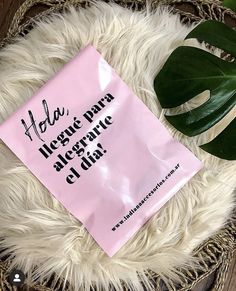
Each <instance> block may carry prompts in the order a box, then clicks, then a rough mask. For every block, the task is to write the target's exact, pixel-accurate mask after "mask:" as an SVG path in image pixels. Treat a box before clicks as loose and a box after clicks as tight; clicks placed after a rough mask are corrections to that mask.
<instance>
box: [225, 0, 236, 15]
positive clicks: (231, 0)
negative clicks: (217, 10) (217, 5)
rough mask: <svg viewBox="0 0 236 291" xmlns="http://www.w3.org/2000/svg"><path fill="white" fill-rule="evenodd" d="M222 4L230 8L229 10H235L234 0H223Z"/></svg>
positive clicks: (235, 3)
mask: <svg viewBox="0 0 236 291" xmlns="http://www.w3.org/2000/svg"><path fill="white" fill-rule="evenodd" d="M223 5H224V6H225V7H228V8H230V9H231V10H233V11H234V12H236V1H235V0H224V1H223Z"/></svg>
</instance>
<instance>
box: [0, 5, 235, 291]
mask: <svg viewBox="0 0 236 291" xmlns="http://www.w3.org/2000/svg"><path fill="white" fill-rule="evenodd" d="M235 1H236V0H235ZM23 2H24V0H0V40H1V39H2V38H3V37H4V36H5V35H6V33H7V30H8V28H9V25H10V23H11V20H12V18H13V16H14V14H15V12H16V10H17V9H18V8H19V7H20V5H21V4H22V3H23ZM42 9H43V7H35V8H33V9H32V11H31V13H30V14H29V15H28V16H27V17H31V16H34V15H36V14H37V13H38V12H39V11H41V10H42ZM181 9H184V7H181ZM233 26H234V25H233ZM214 277H215V274H212V275H211V276H209V277H208V278H206V279H205V280H203V281H202V282H201V283H199V284H198V286H197V287H196V288H194V289H193V291H207V290H209V289H210V287H211V286H212V284H213V282H214ZM223 291H236V253H235V256H234V260H233V262H232V264H231V266H230V268H229V271H228V279H227V281H226V283H225V287H224V290H223Z"/></svg>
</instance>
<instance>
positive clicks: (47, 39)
mask: <svg viewBox="0 0 236 291" xmlns="http://www.w3.org/2000/svg"><path fill="white" fill-rule="evenodd" d="M190 29H191V28H186V27H185V26H183V25H182V24H181V23H180V21H179V18H178V17H177V16H173V15H170V14H169V13H168V12H167V11H162V10H160V9H159V10H157V11H156V12H155V13H149V12H147V11H144V12H143V13H140V12H131V11H129V10H128V9H125V8H121V7H119V6H117V5H115V4H111V5H109V4H105V3H98V4H96V5H92V7H91V8H88V9H86V10H84V9H80V10H79V11H76V10H74V9H71V11H70V12H67V13H66V14H64V15H63V16H54V17H51V18H50V20H48V21H47V22H40V23H38V26H37V27H36V28H35V29H33V30H32V31H31V32H30V33H29V34H28V35H27V37H25V39H23V38H20V39H19V40H17V41H16V43H15V44H13V45H9V46H8V47H6V48H5V49H3V50H2V51H0V68H1V70H0V122H2V121H3V120H4V119H5V118H6V117H7V116H9V115H10V114H11V113H12V112H14V111H15V110H16V109H17V108H18V107H19V106H20V105H21V104H22V103H24V101H25V100H27V99H28V98H30V97H31V95H32V94H33V92H35V91H36V90H37V89H38V88H39V87H41V86H42V85H43V84H44V83H45V82H46V81H47V80H48V79H49V78H50V77H51V76H53V75H54V74H55V73H56V72H57V71H58V70H59V69H60V68H61V67H62V66H63V65H64V64H65V63H66V62H68V61H69V60H70V59H71V58H72V57H73V56H74V55H75V54H76V53H78V51H79V50H80V48H82V47H84V46H85V45H87V44H89V43H90V44H93V45H94V46H95V47H96V48H97V49H98V51H99V52H101V53H102V55H103V56H104V58H105V59H106V60H107V61H108V62H109V64H111V65H112V66H113V67H114V68H115V69H116V71H117V72H118V74H119V75H120V76H121V77H122V78H123V80H125V81H126V83H127V84H128V85H129V86H130V87H131V88H132V89H133V91H134V92H135V93H136V94H137V96H139V97H140V98H141V99H142V100H143V101H144V102H145V103H146V104H147V105H148V107H149V108H150V109H151V110H152V111H153V112H154V114H156V116H157V117H160V119H161V120H162V121H163V122H164V123H165V125H166V126H167V127H169V128H170V126H169V125H168V124H167V123H166V121H165V119H164V117H163V112H161V110H160V108H159V106H158V102H157V98H156V96H155V93H154V90H153V79H154V76H155V75H156V73H157V72H158V71H159V70H160V68H161V66H162V65H163V63H164V61H165V60H166V58H167V57H168V55H169V54H170V53H171V51H172V50H173V49H174V48H176V47H177V46H179V45H181V44H183V39H184V37H185V36H186V34H187V33H188V32H189V31H190ZM223 125H224V121H223ZM218 127H219V126H218ZM170 130H171V132H172V133H173V135H174V136H175V137H176V138H177V139H179V140H181V141H182V143H184V144H185V145H186V146H187V147H188V148H190V149H191V150H192V151H193V152H194V153H195V154H196V155H197V157H199V159H200V160H202V161H203V162H204V164H205V168H204V169H203V170H202V171H201V172H200V173H199V174H198V175H197V176H195V177H194V178H193V179H192V180H191V182H190V183H188V184H187V185H186V186H185V187H184V188H182V189H181V191H179V192H178V193H177V195H176V196H175V197H174V198H172V199H171V201H169V202H168V203H167V204H166V205H165V206H164V207H163V209H161V211H160V212H159V213H158V214H156V215H155V216H154V217H153V218H152V219H151V220H150V221H149V222H148V223H147V224H146V225H145V226H144V227H143V228H142V229H141V230H140V231H139V232H138V233H137V234H136V235H135V237H133V238H132V239H131V240H130V241H129V242H128V243H127V244H126V245H125V246H124V247H123V248H122V249H121V250H120V251H119V252H118V253H117V254H116V255H115V256H114V257H113V258H109V257H108V256H107V255H106V254H105V253H104V252H103V251H102V250H101V249H100V247H99V246H98V245H97V244H96V243H95V241H94V240H93V239H92V237H91V236H90V235H89V234H88V233H87V231H86V230H85V229H84V228H83V226H82V225H81V223H80V222H79V221H77V220H76V219H75V218H73V217H72V216H71V215H70V214H69V213H68V212H67V211H66V210H65V209H64V208H63V207H62V206H61V205H60V204H59V202H57V200H56V199H54V198H53V196H52V195H51V194H50V193H48V191H47V190H46V189H45V187H43V186H42V185H41V184H40V183H39V181H38V180H37V179H36V178H35V177H34V176H33V175H32V174H31V173H30V171H29V170H28V169H27V168H26V167H25V166H24V165H23V164H22V163H21V162H20V161H19V160H18V159H17V158H16V157H15V156H14V155H13V154H12V152H11V151H10V150H9V149H8V148H7V147H6V146H5V145H4V144H3V143H2V142H0V166H1V167H0V199H1V202H0V237H1V238H2V240H1V241H0V246H1V247H3V248H7V252H9V253H10V252H12V254H13V255H15V258H14V259H13V264H15V265H17V266H18V267H19V268H21V269H22V270H23V271H25V272H28V271H29V272H32V271H33V269H34V268H35V267H36V269H35V274H36V275H40V278H41V279H43V278H44V277H47V278H48V277H49V276H50V275H51V274H53V272H56V273H57V275H58V276H59V277H61V278H65V279H66V280H68V281H69V283H70V284H71V287H70V290H75V291H78V290H89V287H90V285H92V284H93V285H95V286H97V287H98V289H99V288H103V290H109V289H110V287H111V285H110V284H113V285H114V286H115V288H117V290H120V289H122V287H121V281H120V280H123V281H124V282H125V283H127V284H128V285H129V286H130V287H132V288H133V289H135V290H138V291H139V290H142V285H141V284H140V281H139V279H142V280H144V281H145V279H146V277H145V273H144V271H145V270H147V269H149V270H153V271H155V272H157V273H158V274H161V275H169V276H173V274H174V273H173V270H174V267H176V266H179V265H182V264H184V263H185V264H188V262H189V259H190V258H191V255H190V253H191V251H192V250H193V248H195V247H196V246H197V245H198V244H199V243H200V242H202V241H203V240H204V239H206V238H207V237H208V236H210V235H211V234H212V233H214V232H215V231H216V230H218V229H219V228H220V227H221V226H222V225H223V224H224V222H225V221H226V218H227V217H228V216H229V214H230V211H231V209H232V207H233V189H234V187H235V175H234V173H235V170H236V163H235V162H227V161H224V160H219V159H217V158H215V157H213V156H211V155H209V154H207V153H206V152H204V151H202V150H201V149H200V148H199V147H198V146H197V144H200V143H202V141H203V139H206V138H209V135H210V136H211V137H212V134H213V135H214V133H212V132H211V133H210V134H208V136H207V135H205V136H203V137H202V136H200V137H195V138H188V137H185V136H183V135H182V134H181V133H179V132H176V130H174V129H173V128H170ZM138 274H139V276H138Z"/></svg>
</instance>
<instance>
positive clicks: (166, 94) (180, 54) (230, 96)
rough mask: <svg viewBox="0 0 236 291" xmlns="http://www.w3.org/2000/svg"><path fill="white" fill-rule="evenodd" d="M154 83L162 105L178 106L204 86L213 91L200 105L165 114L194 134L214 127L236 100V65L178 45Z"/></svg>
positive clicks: (170, 119)
mask: <svg viewBox="0 0 236 291" xmlns="http://www.w3.org/2000/svg"><path fill="white" fill-rule="evenodd" d="M203 68H204V69H203ZM166 80H169V81H168V82H167V81H166ZM154 86H155V90H156V92H157V94H158V98H159V101H160V103H161V105H162V107H163V108H172V107H176V106H179V105H181V104H183V103H185V102H186V101H189V100H190V99H191V98H193V97H195V96H196V95H197V94H199V93H201V92H203V91H205V90H210V91H211V96H210V99H209V100H208V101H207V102H205V103H204V104H202V105H201V106H199V107H198V108H196V109H193V110H191V111H189V112H186V113H183V114H179V115H174V116H166V118H167V120H168V121H169V122H170V123H171V124H172V125H173V126H174V127H175V128H177V129H178V130H179V131H181V132H182V133H184V134H186V135H188V136H194V135H197V134H200V133H202V132H204V131H206V130H207V129H209V128H211V127H212V126H213V125H214V124H216V123H217V122H218V121H220V120H221V119H222V118H223V117H224V116H225V115H226V114H227V113H228V112H229V111H230V110H231V109H232V108H233V107H234V105H235V104H236V65H235V64H233V63H229V62H226V61H223V60H221V59H219V58H218V57H216V56H214V55H212V54H210V53H208V52H205V51H203V50H200V49H197V48H193V47H179V48H177V49H176V50H175V51H174V52H173V53H172V55H171V56H170V57H169V59H168V61H167V62H166V64H165V65H164V67H163V69H162V70H161V72H160V73H159V75H158V76H157V77H156V79H155V85H154Z"/></svg>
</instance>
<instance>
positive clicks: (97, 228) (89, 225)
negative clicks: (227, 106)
mask: <svg viewBox="0 0 236 291" xmlns="http://www.w3.org/2000/svg"><path fill="white" fill-rule="evenodd" d="M0 138H1V139H2V140H3V142H4V143H5V144H6V145H7V146H8V147H9V148H10V149H11V150H12V151H13V152H14V153H15V154H16V155H17V156H18V157H19V159H20V160H21V161H22V162H23V163H24V164H25V165H26V166H27V167H28V168H29V169H30V171H31V172H32V173H33V174H34V175H35V177H37V178H38V179H39V181H40V182H41V183H42V184H43V185H44V186H45V187H46V188H47V189H48V190H49V191H50V193H52V195H54V197H55V198H56V199H57V200H58V201H60V203H61V204H62V205H63V206H64V207H65V208H66V209H67V210H68V211H69V212H70V213H71V214H72V215H74V216H75V217H76V218H77V219H78V220H79V221H81V223H82V224H83V225H84V227H85V228H86V229H87V230H88V231H89V233H90V234H91V235H92V236H93V238H94V239H95V240H96V241H97V243H98V244H99V245H100V246H101V247H102V248H103V250H104V251H105V252H106V253H107V254H108V255H109V256H112V255H114V254H115V253H116V252H117V251H118V250H119V249H120V248H121V247H122V246H123V245H124V244H125V243H126V242H127V241H128V240H129V239H130V238H131V237H132V236H133V235H134V233H135V232H137V231H138V229H140V227H142V226H143V224H144V223H145V222H146V221H147V220H148V219H149V218H150V217H151V216H152V215H153V214H155V213H156V212H157V211H158V210H159V209H160V208H161V207H162V206H163V205H164V204H165V203H166V202H167V201H168V200H169V199H170V198H171V197H172V196H173V195H174V194H175V193H176V192H177V191H178V190H179V189H180V188H181V187H182V186H183V185H184V184H186V183H187V182H188V180H189V179H190V178H191V177H192V176H193V175H195V174H196V173H197V172H198V171H199V170H200V169H201V167H202V164H201V162H200V161H199V160H198V159H197V158H196V157H195V156H194V155H193V154H192V153H191V152H190V151H189V150H188V149H186V148H185V147H184V146H183V145H182V144H180V143H179V142H178V141H176V140H174V139H173V138H172V137H171V135H170V134H169V132H168V131H167V129H166V128H165V127H164V126H163V125H162V124H161V123H160V122H159V121H158V119H157V118H156V117H155V116H154V115H153V113H152V112H151V111H150V110H149V109H148V108H147V107H146V105H145V104H144V103H143V102H142V101H141V100H140V99H139V98H138V97H137V96H135V94H134V93H133V92H132V91H131V89H130V88H129V87H128V86H127V85H126V84H125V83H124V82H123V81H122V80H121V78H120V77H119V76H118V75H117V74H116V72H115V71H114V69H113V68H111V66H110V65H109V64H108V63H107V62H106V61H105V60H104V59H103V58H102V56H101V55H100V54H99V53H98V52H97V51H96V50H95V49H94V48H93V47H92V46H87V47H86V48H84V49H83V50H81V51H80V52H79V54H78V55H77V56H75V57H74V58H73V59H72V60H71V61H70V62H69V63H68V64H66V65H65V66H64V67H63V68H62V69H61V70H60V71H59V72H58V73H57V74H56V75H55V76H54V77H53V78H52V79H50V80H49V81H48V82H47V83H46V84H45V85H44V86H43V87H42V88H40V89H39V90H38V91H37V92H36V93H35V94H34V95H33V96H32V98H30V99H29V100H28V101H27V102H26V103H25V104H23V106H21V107H20V108H19V109H18V110H17V111H16V112H15V113H14V114H13V115H11V116H10V117H9V118H8V119H7V120H6V121H5V122H3V124H1V126H0ZM49 195H50V194H49Z"/></svg>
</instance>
